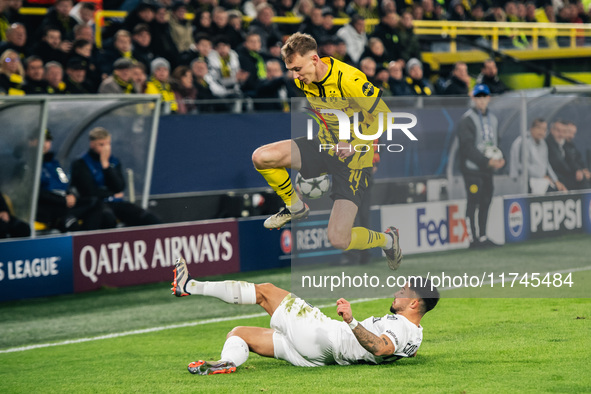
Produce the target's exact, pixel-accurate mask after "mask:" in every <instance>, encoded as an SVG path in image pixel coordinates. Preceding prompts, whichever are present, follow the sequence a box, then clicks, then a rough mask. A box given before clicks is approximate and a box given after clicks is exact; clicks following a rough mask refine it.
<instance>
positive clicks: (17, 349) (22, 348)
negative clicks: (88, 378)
mask: <svg viewBox="0 0 591 394" xmlns="http://www.w3.org/2000/svg"><path fill="white" fill-rule="evenodd" d="M373 300H375V298H360V299H358V300H353V301H351V304H356V303H360V302H366V301H373ZM331 306H334V304H330V305H320V306H318V308H327V307H331ZM262 316H268V314H267V312H260V313H253V314H250V315H240V316H230V317H218V318H215V319H207V320H200V321H195V322H188V323H180V324H171V325H168V326H160V327H152V328H144V329H142V330H133V331H124V332H118V333H113V334H105V335H99V336H96V337H90V338H79V339H68V340H66V341H61V342H53V343H40V344H38V345H28V346H20V347H13V348H9V349H4V350H0V353H14V352H24V351H26V350H33V349H42V348H46V347H53V346H63V345H72V344H76V343H83V342H92V341H100V340H102V339H111V338H119V337H126V336H129V335H138V334H147V333H150V332H158V331H164V330H172V329H174V328H184V327H195V326H200V325H204V324H210V323H219V322H225V321H230V320H244V319H250V318H253V317H262Z"/></svg>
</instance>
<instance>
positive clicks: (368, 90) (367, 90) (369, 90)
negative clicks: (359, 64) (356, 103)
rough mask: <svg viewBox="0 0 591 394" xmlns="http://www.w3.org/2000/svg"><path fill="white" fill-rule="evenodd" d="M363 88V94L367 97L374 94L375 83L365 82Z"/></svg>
mask: <svg viewBox="0 0 591 394" xmlns="http://www.w3.org/2000/svg"><path fill="white" fill-rule="evenodd" d="M362 90H363V94H365V95H366V96H367V97H371V96H373V85H372V84H371V82H366V83H364V84H363V88H362Z"/></svg>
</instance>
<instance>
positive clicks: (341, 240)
mask: <svg viewBox="0 0 591 394" xmlns="http://www.w3.org/2000/svg"><path fill="white" fill-rule="evenodd" d="M327 235H328V242H330V244H331V245H332V246H333V247H335V248H337V249H341V250H345V249H347V248H348V247H349V244H350V243H351V235H350V234H349V236H346V235H344V234H340V233H337V232H334V233H333V232H330V231H329V232H328V234H327Z"/></svg>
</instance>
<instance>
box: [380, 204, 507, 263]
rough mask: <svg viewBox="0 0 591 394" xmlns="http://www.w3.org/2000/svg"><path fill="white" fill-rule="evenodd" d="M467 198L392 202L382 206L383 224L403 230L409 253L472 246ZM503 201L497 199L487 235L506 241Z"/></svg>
mask: <svg viewBox="0 0 591 394" xmlns="http://www.w3.org/2000/svg"><path fill="white" fill-rule="evenodd" d="M465 213H466V201H465V200H454V201H435V202H425V203H416V204H403V205H390V206H386V207H383V208H382V225H383V226H395V227H397V228H398V229H399V230H400V246H401V247H402V250H403V251H404V253H405V254H413V253H425V252H435V251H440V250H449V249H461V248H467V247H468V246H470V228H469V225H468V223H467V222H466V218H465ZM502 217H503V200H502V198H500V197H495V198H493V202H492V204H491V207H490V210H489V214H488V218H489V219H488V225H487V231H486V234H487V235H488V237H489V238H490V239H491V240H493V241H494V242H496V243H501V244H502V243H504V238H505V235H504V228H503V222H502Z"/></svg>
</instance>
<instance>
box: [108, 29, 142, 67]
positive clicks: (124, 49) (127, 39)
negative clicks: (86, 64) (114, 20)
mask: <svg viewBox="0 0 591 394" xmlns="http://www.w3.org/2000/svg"><path fill="white" fill-rule="evenodd" d="M132 48H133V47H132V45H131V33H129V32H128V31H127V30H119V31H118V32H117V33H115V37H114V40H113V45H112V46H110V47H108V48H106V49H105V50H104V51H103V54H102V56H101V58H100V59H101V60H100V65H99V69H100V72H101V75H102V76H103V78H104V77H105V76H107V75H109V74H111V72H112V71H113V63H115V61H116V60H117V59H120V58H125V59H129V60H132V61H133V60H136V59H135V58H134V57H133V52H132Z"/></svg>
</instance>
